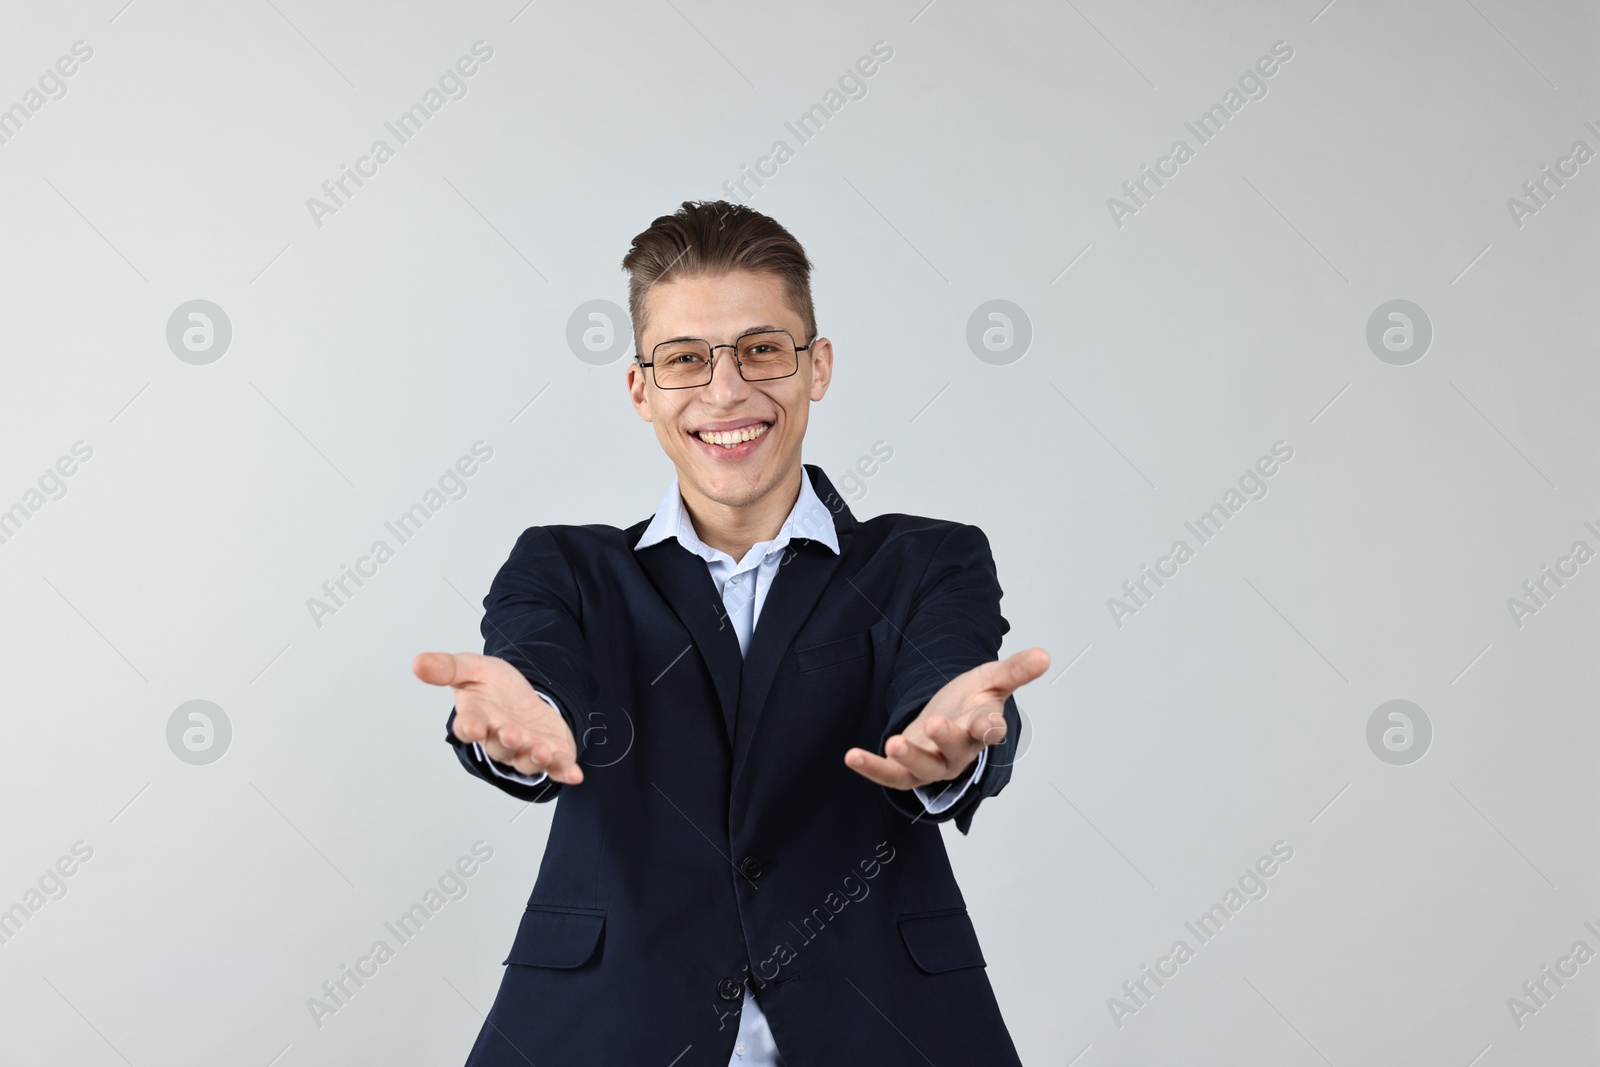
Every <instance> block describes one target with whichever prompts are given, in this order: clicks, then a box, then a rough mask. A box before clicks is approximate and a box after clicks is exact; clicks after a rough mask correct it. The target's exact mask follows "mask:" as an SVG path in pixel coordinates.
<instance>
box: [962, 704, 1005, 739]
mask: <svg viewBox="0 0 1600 1067" xmlns="http://www.w3.org/2000/svg"><path fill="white" fill-rule="evenodd" d="M966 736H968V737H970V738H972V739H973V740H974V741H976V742H978V744H980V745H984V746H988V745H997V744H999V743H1000V742H1001V741H1004V740H1005V738H1006V717H1005V715H1004V714H1002V713H1001V712H998V711H991V712H989V713H988V714H987V715H974V716H973V717H972V721H971V722H970V723H968V724H967V733H966Z"/></svg>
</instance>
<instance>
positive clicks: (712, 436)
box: [694, 422, 772, 448]
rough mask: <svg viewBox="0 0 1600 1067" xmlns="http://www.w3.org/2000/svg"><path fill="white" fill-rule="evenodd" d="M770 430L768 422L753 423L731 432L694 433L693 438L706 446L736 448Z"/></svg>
mask: <svg viewBox="0 0 1600 1067" xmlns="http://www.w3.org/2000/svg"><path fill="white" fill-rule="evenodd" d="M771 428H772V423H770V422H753V423H751V424H750V425H748V426H740V427H739V428H737V429H733V430H699V431H697V432H695V434H694V436H695V437H697V438H699V439H700V440H702V441H704V442H705V443H706V444H708V445H719V446H721V447H723V448H737V447H738V446H739V445H741V444H743V443H744V442H746V441H754V440H755V439H756V438H757V437H760V436H761V435H762V434H764V433H766V432H767V431H768V430H769V429H771Z"/></svg>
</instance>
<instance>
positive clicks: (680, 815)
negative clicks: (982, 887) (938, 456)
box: [445, 464, 1021, 1067]
mask: <svg viewBox="0 0 1600 1067" xmlns="http://www.w3.org/2000/svg"><path fill="white" fill-rule="evenodd" d="M804 469H805V473H806V475H808V476H809V477H810V478H811V482H812V487H813V488H814V489H815V490H816V493H817V496H818V497H819V498H820V499H821V500H822V502H823V503H824V504H825V505H826V506H827V507H828V509H829V510H830V511H831V512H832V513H833V522H834V529H835V531H836V532H837V535H838V539H839V549H840V552H839V554H838V555H837V556H835V555H834V554H833V553H832V552H831V551H830V550H829V549H828V548H827V547H826V546H824V545H821V544H817V543H815V542H813V541H811V540H808V539H803V538H797V539H796V540H794V541H793V542H792V543H791V545H790V548H789V551H788V554H787V555H786V557H785V558H784V561H783V563H782V564H781V565H780V566H779V568H778V571H777V575H776V577H775V578H774V579H773V581H772V585H771V587H770V589H769V591H768V594H767V599H766V601H765V602H764V603H763V605H762V609H761V617H760V621H759V623H758V624H757V625H756V627H755V630H754V633H753V634H752V636H751V640H750V646H749V649H748V650H747V655H746V656H745V657H744V658H743V659H741V657H740V654H739V643H738V638H737V637H736V635H735V634H734V630H733V627H732V625H731V624H730V623H729V622H728V620H727V619H726V617H725V614H724V609H723V604H722V599H721V597H720V596H719V595H718V593H717V590H716V586H715V584H714V583H713V582H712V580H711V576H710V573H709V572H708V571H707V569H706V565H705V561H704V560H703V559H701V558H700V557H699V556H696V555H693V554H691V553H689V552H688V551H686V550H685V549H684V548H683V547H682V546H681V545H680V544H679V543H678V542H677V541H676V540H672V539H669V540H667V541H664V542H662V543H660V544H656V545H652V546H651V547H649V548H646V549H643V550H642V551H638V552H635V551H634V548H633V546H634V545H635V544H636V543H637V542H638V540H639V538H640V536H641V535H642V534H643V532H644V529H645V527H646V525H647V524H648V520H641V521H640V522H638V523H636V524H634V525H633V526H630V527H628V528H627V529H626V530H619V529H617V528H616V527H614V526H603V525H589V526H535V527H531V528H529V529H528V530H526V531H524V532H523V534H522V535H521V537H520V538H518V540H517V543H516V547H515V548H513V549H512V552H511V557H510V558H509V559H508V560H507V561H506V563H505V565H504V566H503V567H501V569H500V572H499V574H498V575H496V577H495V579H494V583H493V585H492V586H491V588H490V590H489V594H488V596H487V597H485V599H484V608H485V612H486V613H485V615H484V619H483V636H484V653H485V654H486V655H492V656H499V657H500V658H502V659H505V660H507V661H509V662H510V663H512V664H513V665H514V666H516V667H517V668H518V669H519V670H521V671H522V673H523V674H524V675H525V676H526V677H527V678H528V680H529V682H530V683H532V684H533V685H535V686H537V687H538V688H540V689H542V690H544V691H545V692H547V693H549V694H550V695H551V696H553V697H554V698H555V700H556V702H557V704H558V705H559V706H560V708H561V710H562V714H563V715H565V716H567V718H568V721H569V724H570V725H571V727H572V733H573V736H574V738H575V739H576V740H577V745H578V752H579V759H580V760H581V762H582V764H583V768H584V780H583V783H582V784H581V785H577V786H562V785H560V784H559V783H554V782H546V783H544V784H543V785H540V786H532V787H530V786H525V785H521V784H519V783H516V782H512V781H509V780H507V779H504V778H500V777H498V776H496V775H495V774H494V773H493V772H492V771H491V770H490V769H489V768H488V766H487V765H486V764H485V763H484V762H483V760H481V759H480V758H479V757H477V756H476V755H475V754H474V753H473V751H472V747H471V746H470V745H464V744H461V743H460V742H458V741H456V740H455V736H454V734H453V733H452V732H451V731H450V729H449V723H447V724H446V733H445V738H446V740H447V741H449V742H450V743H451V745H453V746H454V748H455V751H456V755H457V756H458V757H459V758H460V760H461V762H462V764H463V765H465V767H466V768H467V770H468V771H470V772H472V773H473V774H474V775H476V776H478V777H479V778H482V779H484V780H485V781H487V782H489V783H490V784H492V785H494V786H495V787H496V788H498V789H501V790H503V791H505V792H507V793H510V794H511V795H512V796H515V797H518V798H520V799H524V800H529V801H536V802H537V801H547V800H552V799H555V800H557V805H556V810H555V814H554V818H553V819H552V821H551V826H550V835H549V839H548V841H547V843H546V845H545V852H544V859H543V862H542V864H541V866H540V868H539V877H538V880H537V881H536V882H535V884H534V887H533V893H532V896H531V897H530V899H529V901H528V905H527V908H526V910H525V911H524V913H523V916H522V919H521V923H520V925H519V926H518V928H517V931H516V936H515V938H514V940H513V942H512V945H511V951H510V953H509V955H508V956H507V957H506V960H505V964H506V971H505V974H504V977H503V980H502V982H501V986H500V991H499V994H498V996H497V997H496V998H495V1002H494V1006H493V1008H492V1009H491V1011H490V1013H489V1016H488V1018H487V1020H486V1021H485V1023H484V1026H483V1029H482V1030H481V1032H480V1033H479V1036H478V1040H477V1042H476V1044H475V1045H474V1046H473V1049H472V1052H471V1055H470V1057H469V1059H468V1061H467V1062H468V1064H469V1067H526V1065H527V1064H529V1063H533V1064H537V1065H538V1067H572V1065H579V1064H598V1065H605V1067H622V1065H627V1067H634V1065H658V1067H666V1065H667V1064H673V1065H674V1067H697V1065H705V1067H726V1065H727V1063H728V1060H729V1057H730V1056H731V1054H732V1051H733V1044H734V1036H735V1033H736V1031H737V1029H738V1011H739V1009H740V997H741V992H742V990H741V983H747V984H748V985H749V987H750V988H751V991H752V992H753V993H754V994H755V996H756V997H757V999H758V1000H759V1002H760V1005H761V1010H762V1011H763V1012H764V1013H765V1014H766V1017H767V1020H768V1022H769V1024H770V1025H771V1028H772V1033H773V1036H774V1038H775V1039H776V1040H777V1043H778V1049H779V1052H780V1053H781V1054H782V1056H783V1058H784V1062H785V1064H786V1067H839V1065H842V1064H868V1065H873V1067H897V1065H900V1064H905V1065H908V1067H909V1065H913V1064H914V1065H917V1067H925V1065H926V1064H928V1063H929V1062H932V1063H935V1064H941V1065H945V1064H950V1065H960V1064H984V1065H1004V1064H1020V1061H1019V1060H1018V1059H1017V1054H1016V1051H1015V1049H1014V1047H1013V1045H1012V1042H1011V1038H1010V1036H1009V1034H1008V1033H1007V1031H1006V1026H1005V1023H1004V1021H1003V1020H1002V1018H1001V1015H1000V1009H999V1006H998V1004H997V1003H996V1001H995V998H994V993H993V991H992V990H991V989H990V986H989V980H988V976H987V973H986V971H985V969H984V968H985V966H986V965H985V962H984V958H983V953H982V951H981V949H980V947H979V944H978V939H977V936H976V934H975V933H974V930H973V926H972V921H971V919H970V918H969V917H968V915H967V909H966V901H965V900H963V899H962V896H961V891H960V889H959V888H957V886H956V881H955V878H954V876H953V875H952V873H951V870H950V862H949V859H948V858H947V856H946V854H945V849H944V841H943V838H942V837H941V835H940V831H939V827H938V825H936V824H937V823H940V822H944V821H949V820H954V821H955V823H956V826H957V828H958V829H960V830H961V831H962V832H963V833H965V832H967V830H968V828H969V827H970V826H971V824H972V818H973V813H974V812H975V811H976V809H977V807H978V805H979V803H981V802H982V800H983V799H984V798H985V797H989V796H993V795H994V794H996V793H999V792H1000V791H1001V789H1003V788H1004V787H1005V784H1006V782H1007V781H1008V780H1009V778H1010V775H1011V764H1012V762H1013V760H1014V759H1015V755H1016V745H1017V740H1018V738H1019V737H1020V735H1021V723H1020V721H1019V718H1018V715H1017V709H1016V703H1015V701H1014V700H1012V699H1008V700H1007V701H1006V705H1005V716H1006V722H1007V724H1008V730H1007V732H1006V736H1005V739H1004V741H1003V742H1000V743H999V744H996V745H994V746H993V747H992V748H991V749H990V750H989V757H988V766H987V767H986V768H985V770H984V773H983V775H982V776H981V778H980V779H979V780H978V782H977V783H975V784H974V785H973V786H972V787H971V788H970V789H968V790H967V793H966V795H965V796H963V797H962V798H961V800H960V801H959V802H957V803H956V804H955V805H954V806H952V807H951V808H949V809H947V810H946V811H944V812H942V813H940V814H938V815H929V814H928V813H927V811H926V809H925V808H924V806H923V805H922V803H921V802H920V801H919V800H918V799H917V798H916V797H915V796H914V795H913V794H911V793H910V792H903V791H900V790H893V789H886V788H884V787H882V786H879V785H876V784H874V783H873V782H871V781H868V780H867V779H866V778H863V777H861V776H860V775H859V774H857V773H856V772H854V771H852V770H851V769H850V768H848V767H846V766H845V763H844V754H845V751H846V750H847V749H849V748H850V747H852V746H860V747H862V748H866V749H868V750H870V751H875V752H882V751H883V745H884V742H885V741H886V740H887V739H888V738H889V736H890V735H891V734H894V733H897V732H899V731H900V730H902V729H904V728H905V726H906V725H907V724H909V723H910V721H911V720H912V719H913V718H915V717H916V715H917V714H918V712H920V711H921V710H922V707H923V705H924V704H926V703H927V701H928V699H929V698H930V697H931V696H933V694H934V693H936V692H937V691H938V690H939V689H940V688H941V687H942V686H943V685H944V684H945V683H946V682H948V681H949V680H950V679H952V678H954V677H956V676H957V675H958V674H961V673H962V672H963V671H966V670H968V669H970V668H972V667H975V666H977V665H978V664H980V663H987V662H989V661H991V660H994V659H997V658H998V656H999V651H1000V641H1001V638H1002V637H1003V635H1004V634H1005V633H1006V632H1007V630H1008V629H1009V628H1010V626H1009V624H1008V623H1007V622H1006V620H1005V618H1004V617H1003V616H1002V615H1001V614H1000V596H1001V590H1000V584H999V582H998V580H997V578H996V574H995V566H994V560H993V557H992V556H991V554H990V551H989V543H988V540H987V538H986V537H985V536H984V534H983V531H982V530H980V529H978V528H977V527H976V526H969V525H964V524H961V523H955V522H946V521H942V520H939V519H929V518H921V517H918V516H914V515H899V514H891V515H880V516H878V517H877V518H873V519H868V520H866V521H864V522H857V521H856V519H855V517H854V516H853V515H852V514H851V513H850V509H849V507H848V506H846V504H845V502H844V500H843V498H842V497H840V496H839V494H838V493H837V492H836V491H835V490H834V487H833V485H832V483H831V482H829V481H828V479H827V477H826V476H825V475H824V474H823V473H822V471H821V470H820V469H819V468H817V467H815V466H813V465H810V464H806V465H805V467H804ZM450 718H451V720H452V721H453V720H454V718H455V712H454V710H453V709H452V711H451V715H450Z"/></svg>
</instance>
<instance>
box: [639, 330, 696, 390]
mask: <svg viewBox="0 0 1600 1067" xmlns="http://www.w3.org/2000/svg"><path fill="white" fill-rule="evenodd" d="M650 359H651V361H652V362H653V363H654V364H655V372H656V385H657V386H659V387H660V388H662V389H682V388H683V387H685V386H689V385H704V384H705V383H706V382H708V381H710V380H711V375H710V374H709V373H708V369H709V368H710V366H711V346H710V345H708V344H706V343H705V342H704V341H667V342H666V343H664V344H659V345H657V346H656V349H655V354H654V355H652V356H651V357H650Z"/></svg>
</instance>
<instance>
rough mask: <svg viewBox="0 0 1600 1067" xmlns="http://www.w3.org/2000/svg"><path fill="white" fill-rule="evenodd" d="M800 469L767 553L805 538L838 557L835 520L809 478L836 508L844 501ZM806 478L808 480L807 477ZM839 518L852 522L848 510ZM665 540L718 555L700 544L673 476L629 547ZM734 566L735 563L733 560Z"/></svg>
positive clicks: (814, 470) (815, 471)
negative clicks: (786, 511)
mask: <svg viewBox="0 0 1600 1067" xmlns="http://www.w3.org/2000/svg"><path fill="white" fill-rule="evenodd" d="M802 467H803V470H802V477H801V478H800V495H799V496H798V497H796V498H795V502H794V507H792V508H790V509H789V514H788V516H787V517H786V518H785V519H784V520H783V526H782V527H781V528H780V529H779V530H778V533H777V536H776V537H774V538H773V539H772V540H771V541H770V542H767V546H768V547H767V551H771V550H773V549H781V548H786V547H788V544H789V542H790V541H791V540H792V539H794V538H809V539H811V540H813V541H816V542H817V543H818V544H821V545H826V546H827V547H828V549H829V550H830V551H832V552H833V554H834V555H838V554H839V529H838V525H837V523H838V518H839V517H838V516H835V514H834V512H833V510H832V509H831V508H830V507H829V505H827V504H824V503H823V501H822V496H821V495H819V494H818V491H817V488H816V487H815V486H813V484H812V478H813V477H814V478H816V479H819V480H820V482H821V484H822V485H823V486H824V487H826V489H827V495H829V496H831V497H833V498H834V500H835V501H836V502H837V506H839V507H843V505H844V501H843V499H841V498H840V497H839V495H838V493H836V492H834V489H833V484H832V483H831V482H829V481H828V479H827V476H826V475H824V474H823V473H822V470H821V468H819V467H813V466H809V465H804V464H802ZM807 474H810V475H811V477H807V476H806V475H807ZM843 517H844V518H845V520H846V522H847V523H854V521H855V520H854V518H853V517H852V516H850V514H849V511H848V509H846V510H845V511H844V512H843ZM669 538H676V539H677V541H678V543H679V544H680V545H682V546H683V547H684V548H686V549H688V550H689V551H690V552H693V553H694V554H695V555H697V556H699V557H700V558H701V559H704V560H707V561H709V560H711V559H714V558H715V556H716V555H717V553H718V550H717V549H714V548H712V547H711V546H710V545H708V544H706V543H705V542H704V541H702V540H701V539H700V536H699V534H697V533H696V532H695V528H694V523H693V522H692V521H690V518H689V511H688V509H687V508H686V507H684V504H683V491H682V487H681V485H680V483H679V481H678V476H677V475H676V474H674V475H673V476H672V484H671V485H669V486H667V491H666V493H665V494H664V495H663V496H662V498H661V503H660V504H659V505H658V506H657V507H656V513H655V514H654V515H653V516H651V518H650V522H649V523H648V524H647V525H646V526H645V528H644V533H643V534H641V535H640V537H639V540H638V542H637V543H636V544H635V545H634V546H633V547H634V551H638V550H640V549H644V548H649V547H650V546H651V545H655V544H660V543H661V542H662V541H665V540H667V539H669ZM753 547H754V546H753ZM734 562H735V563H738V562H739V561H738V560H734Z"/></svg>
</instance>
